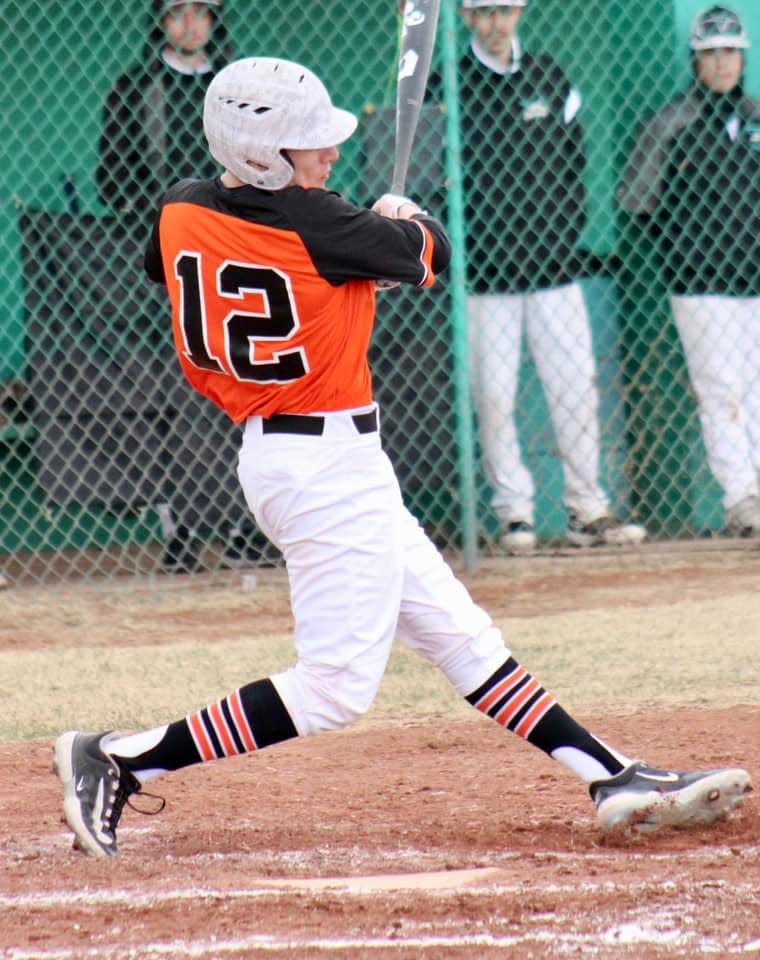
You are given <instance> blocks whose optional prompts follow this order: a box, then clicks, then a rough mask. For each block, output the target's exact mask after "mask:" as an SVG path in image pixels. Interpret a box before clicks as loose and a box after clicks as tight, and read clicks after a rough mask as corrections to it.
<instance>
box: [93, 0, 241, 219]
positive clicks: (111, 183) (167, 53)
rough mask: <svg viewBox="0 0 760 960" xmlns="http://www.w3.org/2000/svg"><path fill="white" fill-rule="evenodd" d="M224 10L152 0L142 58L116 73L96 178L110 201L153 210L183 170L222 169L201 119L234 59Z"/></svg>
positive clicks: (216, 5) (212, 1)
mask: <svg viewBox="0 0 760 960" xmlns="http://www.w3.org/2000/svg"><path fill="white" fill-rule="evenodd" d="M221 14H222V3H221V0H206V2H203V3H184V2H181V0H175V2H171V0H169V2H166V0H152V6H151V22H150V27H149V32H148V37H147V40H146V43H145V47H144V50H143V57H142V61H141V62H140V63H136V64H133V65H132V66H131V67H129V69H128V70H126V71H125V72H124V73H123V74H121V76H120V77H119V78H118V79H117V81H116V83H115V84H114V86H113V88H112V89H111V91H110V93H109V94H108V98H107V100H106V103H105V108H104V111H103V130H102V134H101V138H100V148H99V156H100V162H99V164H98V169H97V173H96V182H97V187H98V194H99V196H100V199H101V200H102V202H103V203H104V204H105V205H106V206H108V207H110V208H111V209H113V210H116V211H119V212H121V213H128V212H132V211H135V212H139V211H144V212H146V213H148V212H150V211H152V210H153V209H154V207H155V203H156V201H157V200H158V198H159V197H160V196H161V195H162V194H163V193H164V192H165V190H166V189H167V188H168V187H169V186H170V184H172V183H173V182H174V181H175V180H176V179H177V178H178V177H189V176H212V175H213V174H214V173H215V172H216V168H215V166H214V163H213V160H211V158H210V157H209V155H208V152H207V151H206V150H205V144H204V142H203V136H202V131H201V129H200V119H201V105H202V104H203V98H204V96H205V94H206V89H207V88H208V85H209V83H210V82H211V78H212V77H213V76H214V73H215V72H216V71H218V70H219V69H220V68H221V67H222V66H224V64H225V63H226V62H227V60H228V59H229V56H228V51H227V31H226V28H225V25H224V22H223V20H222V18H221Z"/></svg>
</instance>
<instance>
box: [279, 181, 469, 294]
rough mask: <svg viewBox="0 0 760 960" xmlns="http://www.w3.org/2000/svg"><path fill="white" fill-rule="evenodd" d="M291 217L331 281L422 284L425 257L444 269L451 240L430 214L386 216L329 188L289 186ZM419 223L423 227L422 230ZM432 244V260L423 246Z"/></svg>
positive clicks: (325, 276)
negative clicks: (408, 217)
mask: <svg viewBox="0 0 760 960" xmlns="http://www.w3.org/2000/svg"><path fill="white" fill-rule="evenodd" d="M292 203H293V210H292V216H293V219H294V222H295V223H296V224H297V227H296V229H297V230H298V232H299V234H300V235H301V237H302V238H303V241H304V243H305V244H306V247H307V249H308V250H309V253H310V254H311V257H312V259H313V261H314V265H315V266H316V268H317V270H318V271H319V273H320V274H321V276H323V277H324V278H325V279H326V280H328V281H329V282H330V283H333V284H335V285H338V284H341V283H346V282H348V281H349V280H395V281H398V282H400V283H410V284H413V285H415V286H422V285H423V284H424V283H425V281H426V279H427V268H426V266H425V260H428V261H430V262H431V263H432V269H433V273H435V274H438V273H441V272H442V271H443V270H445V269H446V268H447V267H448V265H449V260H450V259H451V245H450V243H449V239H448V236H447V235H446V231H445V230H444V228H443V226H442V225H441V224H440V222H439V221H438V220H436V219H435V217H431V216H429V215H426V214H423V215H420V214H418V215H417V216H416V217H414V218H413V219H412V220H390V219H389V218H388V217H382V216H380V214H378V213H373V212H372V211H371V210H367V209H365V208H363V207H356V206H354V205H353V204H351V203H348V202H347V201H346V200H343V199H342V198H341V197H339V196H338V195H337V194H335V193H330V192H326V191H320V190H308V191H294V193H293V194H292ZM423 225H424V227H425V230H423V229H422V226H423ZM431 239H432V243H433V252H432V260H430V254H429V250H428V249H427V245H428V244H429V243H430V242H431Z"/></svg>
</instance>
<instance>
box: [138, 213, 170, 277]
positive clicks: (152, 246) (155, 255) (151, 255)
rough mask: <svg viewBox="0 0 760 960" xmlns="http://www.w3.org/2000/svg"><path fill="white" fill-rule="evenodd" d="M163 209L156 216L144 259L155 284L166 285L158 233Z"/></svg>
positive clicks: (147, 271)
mask: <svg viewBox="0 0 760 960" xmlns="http://www.w3.org/2000/svg"><path fill="white" fill-rule="evenodd" d="M161 209H163V205H162V207H161V208H159V211H158V213H157V214H156V218H155V221H154V223H153V229H152V230H151V232H150V237H148V245H147V247H146V248H145V257H144V258H143V266H144V267H145V272H146V273H147V274H148V276H149V277H150V279H151V280H153V281H154V282H155V283H166V275H165V274H164V262H163V260H162V259H161V241H160V238H159V232H158V230H159V225H160V223H161Z"/></svg>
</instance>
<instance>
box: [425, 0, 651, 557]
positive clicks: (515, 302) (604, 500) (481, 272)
mask: <svg viewBox="0 0 760 960" xmlns="http://www.w3.org/2000/svg"><path fill="white" fill-rule="evenodd" d="M525 6H526V0H500V2H496V3H483V2H481V0H464V2H463V3H462V8H461V14H462V16H463V18H464V20H465V22H466V23H467V25H468V26H469V27H470V29H471V31H472V39H471V46H470V49H469V50H468V52H467V54H466V55H465V56H464V58H463V59H462V60H461V63H460V97H461V103H462V109H461V123H462V133H463V154H462V158H463V166H464V181H465V184H464V185H465V192H466V204H467V248H468V262H469V266H468V288H469V291H470V296H469V298H468V312H469V323H470V332H471V333H470V340H471V352H472V370H473V382H474V384H473V385H474V394H475V401H476V405H477V410H478V415H479V424H480V433H481V443H482V447H483V455H484V461H485V467H486V472H487V474H488V478H489V480H490V482H491V485H492V488H493V506H494V510H495V512H496V514H497V515H498V517H499V519H500V521H501V526H502V535H501V542H502V545H503V546H504V547H505V548H506V550H507V551H508V552H510V553H525V552H531V551H532V550H533V548H534V546H535V543H536V534H535V525H534V498H535V490H534V482H533V478H532V476H531V474H530V472H529V471H528V469H527V468H526V466H525V464H524V463H523V460H522V457H521V453H520V444H519V440H518V435H517V429H516V424H515V400H516V395H517V386H518V374H519V369H520V347H521V339H522V335H523V331H525V334H526V335H527V341H528V345H529V347H530V350H531V353H532V355H533V359H534V361H535V364H536V368H537V370H538V375H539V377H540V379H541V382H542V384H543V389H544V393H545V395H546V398H547V401H548V405H549V410H550V412H551V418H552V423H553V425H554V430H555V433H556V437H557V442H558V445H559V452H560V457H561V460H562V464H563V469H564V481H565V494H564V498H565V504H566V507H567V511H568V527H567V537H568V540H569V542H570V543H571V544H573V545H574V546H578V547H587V546H593V545H596V544H619V545H623V544H634V543H639V542H641V541H642V540H643V539H644V537H645V535H646V534H645V530H644V528H643V527H642V526H639V525H638V524H635V523H631V522H628V521H624V522H621V521H620V520H618V519H616V518H615V517H613V515H612V513H611V509H610V503H609V500H608V497H607V495H606V493H605V491H604V490H603V489H602V487H601V485H600V482H599V471H600V438H599V432H600V431H599V423H598V419H597V417H598V399H599V398H598V393H597V389H596V385H595V368H594V357H593V350H592V342H591V330H590V322H589V316H588V312H587V309H586V305H585V302H584V298H583V293H582V291H581V288H580V287H579V285H578V284H577V283H576V282H575V280H574V276H576V275H577V274H578V273H579V272H580V270H581V263H580V260H581V258H580V256H579V254H578V252H577V250H576V245H577V243H578V239H579V236H580V233H581V231H582V229H583V227H584V225H585V222H586V216H585V199H586V198H585V190H584V185H583V174H584V166H585V159H584V147H583V137H582V131H581V126H580V122H579V119H578V111H579V109H580V106H581V99H580V96H579V94H578V92H577V91H576V90H575V89H574V88H573V87H572V86H571V85H570V83H569V82H568V80H567V79H566V77H565V76H564V74H563V72H562V70H561V69H560V67H559V66H558V65H557V64H556V63H555V62H554V61H553V60H552V58H551V57H549V56H547V55H546V54H541V55H536V56H534V55H532V54H530V53H527V52H526V51H524V50H523V49H522V47H521V44H520V41H519V38H518V35H517V26H518V22H519V20H520V17H521V15H522V12H523V9H522V8H523V7H525ZM436 95H438V92H437V91H436Z"/></svg>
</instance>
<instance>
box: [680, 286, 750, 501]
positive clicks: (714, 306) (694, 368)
mask: <svg viewBox="0 0 760 960" xmlns="http://www.w3.org/2000/svg"><path fill="white" fill-rule="evenodd" d="M670 303H671V309H672V311H673V318H674V320H675V323H676V327H677V328H678V333H679V336H680V338H681V343H682V344H683V349H684V354H685V356H686V365H687V367H688V369H689V376H690V378H691V383H692V386H693V388H694V393H695V394H696V397H697V405H698V409H699V419H700V422H701V424H702V435H703V438H704V442H705V449H706V451H707V460H708V463H709V464H710V469H711V470H712V472H713V475H714V477H715V479H716V480H717V481H718V483H719V484H720V486H721V487H722V488H723V493H724V497H723V504H724V506H725V507H726V509H730V508H731V507H733V506H734V505H735V504H737V503H739V501H740V500H743V499H744V498H745V497H749V496H757V495H758V493H759V492H760V491H759V490H758V471H760V297H722V296H698V297H671V298H670Z"/></svg>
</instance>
